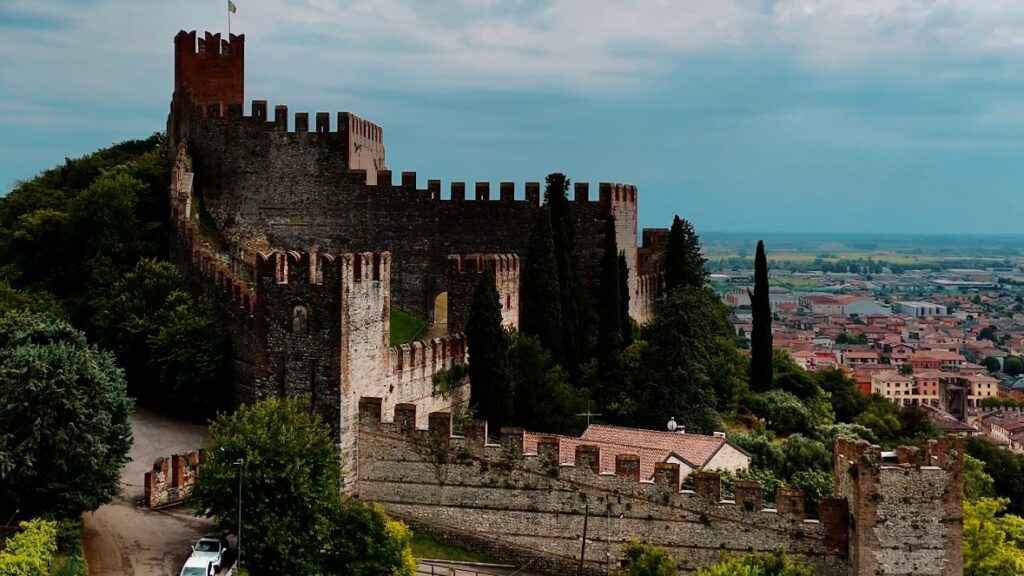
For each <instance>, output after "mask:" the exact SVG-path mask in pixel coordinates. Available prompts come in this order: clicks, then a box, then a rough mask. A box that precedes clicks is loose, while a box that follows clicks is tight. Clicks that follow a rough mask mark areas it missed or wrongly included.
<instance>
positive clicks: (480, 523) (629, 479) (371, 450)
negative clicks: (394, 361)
mask: <svg viewBox="0 0 1024 576" xmlns="http://www.w3.org/2000/svg"><path fill="white" fill-rule="evenodd" d="M361 414H362V417H363V422H364V423H365V425H364V426H361V428H360V434H359V462H358V469H357V478H358V485H357V486H356V491H357V494H358V496H359V497H360V498H361V499H365V500H370V501H374V502H379V503H381V504H382V505H383V506H384V508H385V509H386V510H387V511H388V512H389V513H391V514H393V515H395V516H397V517H399V518H401V519H403V520H405V521H407V522H409V523H410V524H412V525H413V526H415V527H417V528H419V529H422V530H426V531H428V532H431V533H433V534H435V535H437V536H439V537H442V538H447V539H450V540H452V541H455V542H458V543H460V544H462V545H469V546H472V547H474V548H477V549H481V550H483V551H486V552H487V553H489V554H492V555H496V556H498V557H499V558H506V559H510V560H513V561H518V562H523V561H526V560H527V559H533V558H535V557H537V556H538V555H539V556H540V560H537V561H534V562H533V563H532V564H531V568H537V569H543V570H547V571H550V572H551V573H553V574H573V573H576V567H577V564H578V562H579V553H580V538H581V537H582V532H583V523H584V517H585V516H589V520H588V532H587V541H588V550H587V552H586V556H585V567H586V569H585V572H586V573H589V574H603V573H604V570H605V567H606V562H607V560H608V558H609V556H608V555H610V558H611V562H612V564H611V566H612V568H613V571H615V568H616V567H617V566H618V561H619V559H620V556H621V549H622V545H623V544H624V543H625V542H627V541H629V540H634V539H639V540H643V541H647V542H652V543H655V544H658V545H660V546H664V547H666V548H667V549H669V550H670V551H671V552H672V554H673V556H674V557H675V558H676V560H677V561H678V562H679V565H680V568H681V569H682V570H683V571H687V572H688V571H693V570H694V569H696V568H698V567H700V566H703V565H706V564H709V563H712V562H714V561H716V560H717V559H718V558H719V556H720V555H721V554H722V553H723V552H734V553H744V552H748V551H750V550H775V549H778V548H784V549H786V550H788V551H790V552H791V553H794V554H797V555H800V556H802V557H803V558H804V559H806V560H807V561H809V562H811V563H812V564H814V565H815V569H816V574H819V575H823V576H829V575H835V576H838V575H840V574H842V575H845V574H847V571H848V569H849V568H848V564H847V561H846V559H845V557H844V556H843V551H844V550H841V548H844V546H845V539H844V537H843V536H845V532H846V526H845V524H844V525H842V526H839V527H835V526H831V527H830V526H828V525H826V524H824V523H819V522H818V521H815V520H806V519H804V518H803V515H802V502H803V500H802V498H803V496H802V494H800V493H799V492H796V494H797V495H798V496H799V498H798V500H799V502H800V507H799V508H800V509H799V510H798V511H797V510H793V509H783V510H779V511H776V510H762V509H761V507H760V506H759V505H758V506H754V505H753V503H754V502H759V501H760V498H758V497H755V493H756V495H757V496H760V492H759V490H760V487H759V486H757V485H756V484H753V483H752V485H751V486H748V487H746V491H745V492H742V491H741V493H742V494H743V495H745V498H746V500H743V501H741V502H739V503H736V502H733V501H720V500H719V498H718V497H717V494H718V493H720V488H719V487H718V478H717V476H715V475H713V474H706V473H702V474H699V476H701V478H702V480H701V481H700V482H697V483H696V485H695V487H696V491H695V492H688V491H679V489H678V468H677V467H676V466H675V465H661V466H659V469H658V470H657V471H656V474H655V478H656V481H655V482H654V483H651V482H640V481H639V477H638V471H639V467H638V466H637V464H638V461H636V459H635V458H634V457H631V456H629V455H619V456H618V457H617V460H616V471H617V474H616V475H610V474H597V473H595V472H594V471H593V463H595V462H596V461H597V460H596V458H597V457H598V452H597V448H596V447H591V446H581V447H580V450H578V451H577V461H576V465H575V466H565V465H562V466H559V465H557V459H556V458H557V456H555V455H557V450H558V444H557V442H558V441H557V439H553V441H554V442H553V444H551V445H548V444H546V443H544V442H541V444H540V447H539V449H538V452H540V454H539V455H529V454H527V455H523V454H522V445H523V444H522V439H523V432H522V430H521V429H504V430H503V431H502V432H503V434H502V437H501V443H500V444H498V445H489V444H485V438H486V434H487V433H486V424H485V423H482V422H474V423H472V424H471V425H469V426H468V427H467V430H466V432H465V435H464V436H461V437H452V438H449V432H450V430H451V421H450V418H449V417H448V415H447V414H431V415H430V417H429V418H428V420H429V427H430V430H429V431H428V430H415V431H414V430H411V424H410V423H411V422H412V421H413V420H414V419H415V417H414V416H412V415H411V414H410V408H409V407H400V409H399V410H396V412H395V416H394V418H393V422H391V423H384V424H378V423H377V421H378V418H379V415H380V414H381V409H380V401H379V399H364V402H363V405H362V409H361ZM552 456H555V457H554V458H553V457H552ZM782 499H783V500H784V501H786V499H785V498H784V497H783V498H782ZM839 521H842V519H839ZM830 528H832V529H831V530H830ZM836 533H839V534H840V537H836V535H835V534H836Z"/></svg>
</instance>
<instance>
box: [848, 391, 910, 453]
mask: <svg viewBox="0 0 1024 576" xmlns="http://www.w3.org/2000/svg"><path fill="white" fill-rule="evenodd" d="M854 423H856V424H860V425H861V426H864V427H866V428H868V429H870V430H871V431H872V432H873V433H874V434H875V436H876V437H877V438H878V440H879V441H880V442H888V443H891V442H893V441H895V440H896V439H897V438H900V437H901V436H902V433H903V423H902V422H900V409H899V408H898V407H897V406H896V405H895V404H893V403H892V402H889V401H888V400H885V399H884V398H881V397H878V396H873V397H872V399H871V404H870V405H869V406H868V408H867V410H865V411H864V412H862V413H861V414H860V415H858V416H857V417H856V418H854Z"/></svg>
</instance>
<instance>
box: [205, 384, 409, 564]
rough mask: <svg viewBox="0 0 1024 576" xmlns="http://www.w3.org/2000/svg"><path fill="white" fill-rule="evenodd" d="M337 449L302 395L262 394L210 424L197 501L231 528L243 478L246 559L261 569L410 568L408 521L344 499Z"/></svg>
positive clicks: (236, 515)
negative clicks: (261, 397) (394, 521)
mask: <svg viewBox="0 0 1024 576" xmlns="http://www.w3.org/2000/svg"><path fill="white" fill-rule="evenodd" d="M340 458H341V454H340V452H339V451H338V449H337V448H336V447H335V445H334V442H333V440H332V439H331V436H330V433H329V431H328V429H327V427H326V426H325V425H324V423H323V422H322V421H321V420H320V417H319V416H317V415H316V414H315V413H313V412H312V411H310V408H309V404H308V403H307V402H306V401H305V400H304V399H301V398H288V399H277V398H270V399H266V400H261V401H259V402H257V403H255V404H252V405H248V406H242V407H241V408H239V409H238V411H236V412H235V413H234V414H230V415H224V416H221V417H219V418H218V419H217V420H216V421H214V422H213V424H212V425H211V426H210V436H209V440H208V441H207V445H206V461H205V462H204V463H203V473H202V474H201V475H199V478H198V480H197V481H196V484H195V487H194V488H193V489H192V493H191V495H190V503H191V505H192V506H193V507H194V508H195V509H196V510H205V511H206V513H207V514H208V515H209V516H212V517H213V518H214V519H216V521H217V522H218V523H219V524H221V525H222V526H225V527H231V528H233V527H234V526H236V522H237V518H238V505H239V503H238V490H239V478H241V492H242V531H243V534H244V535H245V540H244V547H243V550H242V555H243V556H242V562H243V563H244V564H245V565H246V566H248V568H249V571H250V573H252V574H253V575H255V576H259V575H261V574H323V573H328V574H330V573H335V574H396V575H403V576H404V575H409V574H413V573H414V572H413V570H414V569H415V564H414V563H413V564H410V562H411V552H409V548H408V542H409V538H410V535H409V532H408V530H407V529H406V528H405V527H404V526H402V525H400V524H392V523H391V522H390V521H389V520H388V519H387V517H386V516H385V515H384V514H383V512H381V511H380V510H379V509H378V508H374V507H368V506H363V505H360V504H355V503H344V502H342V501H341V500H340V498H339V487H340V486H339V482H340V472H341V466H340ZM239 459H242V460H243V461H244V466H238V465H235V462H236V461H237V460H239ZM240 474H241V477H239V475H240ZM410 566H411V567H410Z"/></svg>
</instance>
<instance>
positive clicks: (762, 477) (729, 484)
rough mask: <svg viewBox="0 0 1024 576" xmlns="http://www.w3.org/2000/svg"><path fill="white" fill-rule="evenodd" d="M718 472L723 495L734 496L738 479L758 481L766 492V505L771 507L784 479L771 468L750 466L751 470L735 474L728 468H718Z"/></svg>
mask: <svg viewBox="0 0 1024 576" xmlns="http://www.w3.org/2000/svg"><path fill="white" fill-rule="evenodd" d="M716 473H717V474H718V475H719V478H720V479H721V481H722V494H723V497H726V498H731V497H733V495H734V494H735V490H734V488H735V485H736V481H737V480H747V481H750V482H757V483H758V484H760V485H761V489H762V491H763V494H764V504H765V506H767V507H771V506H774V505H775V492H776V490H778V488H779V486H781V485H782V480H781V479H780V478H779V476H778V475H777V474H776V473H775V471H774V470H769V469H767V468H750V469H749V470H740V471H739V472H737V473H735V474H734V473H732V472H729V471H728V470H717V471H716Z"/></svg>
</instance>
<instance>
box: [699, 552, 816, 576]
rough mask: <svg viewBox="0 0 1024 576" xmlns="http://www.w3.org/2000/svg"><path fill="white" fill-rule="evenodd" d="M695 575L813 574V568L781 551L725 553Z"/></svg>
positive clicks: (804, 575)
mask: <svg viewBox="0 0 1024 576" xmlns="http://www.w3.org/2000/svg"><path fill="white" fill-rule="evenodd" d="M695 576H814V569H813V568H811V567H810V566H808V565H807V564H804V563H803V562H801V561H800V560H797V559H796V558H794V557H792V556H787V555H785V554H783V553H782V552H774V553H753V554H746V555H744V556H730V555H725V556H724V557H723V558H722V559H721V560H720V561H719V562H718V563H717V564H713V565H711V566H708V567H707V568H703V569H701V570H698V571H697V572H696V574H695Z"/></svg>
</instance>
